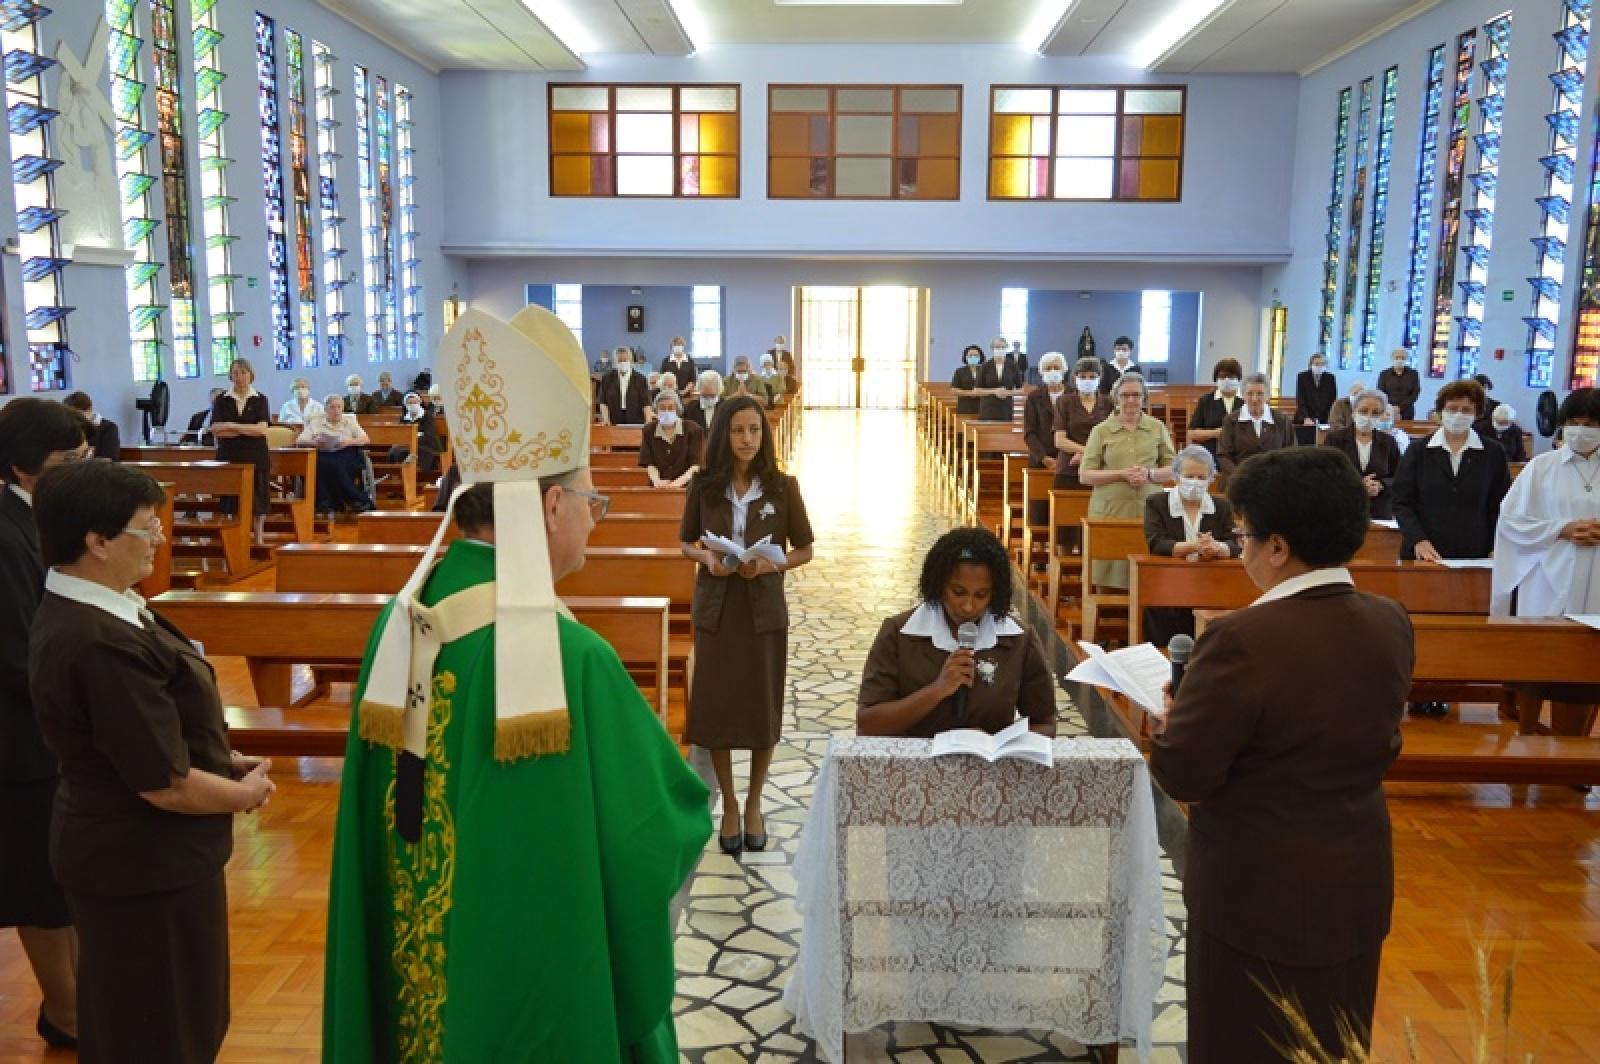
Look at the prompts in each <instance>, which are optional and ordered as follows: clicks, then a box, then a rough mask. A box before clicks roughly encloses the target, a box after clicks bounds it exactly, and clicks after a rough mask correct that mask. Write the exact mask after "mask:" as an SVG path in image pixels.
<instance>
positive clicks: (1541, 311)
mask: <svg viewBox="0 0 1600 1064" xmlns="http://www.w3.org/2000/svg"><path fill="white" fill-rule="evenodd" d="M1555 38H1556V46H1557V47H1556V68H1555V71H1554V72H1553V73H1551V75H1550V82H1551V84H1552V85H1553V86H1554V87H1555V92H1554V100H1553V101H1552V103H1551V105H1550V113H1549V114H1548V115H1546V116H1545V121H1546V123H1547V124H1548V125H1549V126H1550V142H1549V144H1550V150H1549V152H1548V153H1546V154H1545V156H1544V157H1543V158H1542V159H1540V160H1539V162H1540V163H1541V164H1542V165H1543V166H1544V171H1545V179H1544V195H1543V196H1541V197H1539V199H1538V200H1537V201H1536V202H1537V203H1538V204H1539V210H1540V222H1539V235H1538V236H1536V237H1534V238H1533V247H1534V276H1532V277H1530V278H1528V283H1529V284H1530V285H1531V286H1532V287H1533V306H1532V308H1531V309H1530V311H1529V313H1528V316H1527V318H1525V319H1524V320H1525V321H1526V322H1527V325H1528V386H1529V387H1530V388H1548V387H1550V386H1551V385H1552V384H1554V382H1555V360H1556V322H1557V321H1558V320H1559V319H1560V316H1561V282H1562V278H1563V274H1562V270H1563V266H1564V264H1565V263H1566V261H1567V237H1568V236H1569V235H1570V233H1571V222H1572V182H1573V177H1574V173H1573V171H1574V169H1575V168H1576V167H1577V162H1578V114H1579V112H1581V111H1582V110H1583V68H1584V65H1585V63H1586V61H1587V60H1588V58H1589V0H1564V2H1563V4H1562V7H1561V29H1560V30H1559V31H1557V33H1556V35H1555ZM1590 180H1591V181H1593V180H1594V178H1593V176H1592V175H1591V177H1590ZM1585 266H1586V269H1585V273H1587V264H1585ZM1578 304H1579V305H1578V329H1579V330H1581V329H1583V328H1584V325H1585V321H1584V308H1583V299H1582V297H1581V296H1580V298H1579V300H1578ZM1590 328H1593V325H1592V323H1591V324H1590ZM1591 376H1592V371H1591Z"/></svg>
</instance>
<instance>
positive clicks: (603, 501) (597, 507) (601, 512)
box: [566, 488, 611, 522]
mask: <svg viewBox="0 0 1600 1064" xmlns="http://www.w3.org/2000/svg"><path fill="white" fill-rule="evenodd" d="M566 491H567V493H568V494H569V495H577V496H580V497H582V498H585V499H588V500H589V512H590V513H591V514H593V515H594V519H595V521H596V522H600V521H604V520H605V519H606V514H608V513H610V512H611V496H609V495H601V494H600V493H599V492H597V491H582V490H580V489H578V488H567V489H566Z"/></svg>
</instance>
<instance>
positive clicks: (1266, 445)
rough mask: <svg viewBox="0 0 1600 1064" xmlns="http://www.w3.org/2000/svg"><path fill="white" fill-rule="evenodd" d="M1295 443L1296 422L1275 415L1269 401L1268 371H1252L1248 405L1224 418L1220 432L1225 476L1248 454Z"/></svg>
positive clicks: (1219, 447)
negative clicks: (1294, 423)
mask: <svg viewBox="0 0 1600 1064" xmlns="http://www.w3.org/2000/svg"><path fill="white" fill-rule="evenodd" d="M1294 445H1295V434H1294V426H1293V425H1291V424H1289V419H1288V418H1286V417H1284V416H1282V415H1281V414H1280V415H1279V416H1278V417H1277V418H1276V419H1274V418H1273V416H1272V408H1271V407H1270V406H1268V405H1267V375H1266V374H1265V373H1252V374H1250V376H1248V377H1246V378H1245V381H1244V406H1242V407H1240V408H1239V412H1238V413H1237V414H1235V415H1234V416H1232V417H1230V418H1228V419H1227V420H1226V421H1224V422H1223V424H1222V432H1221V433H1219V434H1218V436H1217V466H1218V468H1220V469H1221V470H1222V475H1223V477H1224V478H1227V477H1229V476H1231V475H1232V474H1233V471H1234V470H1235V469H1237V468H1239V466H1240V465H1242V464H1243V463H1244V461H1245V460H1246V459H1248V458H1253V457H1255V456H1256V455H1258V454H1265V453H1266V452H1268V451H1276V450H1279V449H1281V448H1284V447H1293V446H1294Z"/></svg>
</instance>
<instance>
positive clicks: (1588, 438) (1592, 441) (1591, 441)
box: [1561, 425, 1600, 455]
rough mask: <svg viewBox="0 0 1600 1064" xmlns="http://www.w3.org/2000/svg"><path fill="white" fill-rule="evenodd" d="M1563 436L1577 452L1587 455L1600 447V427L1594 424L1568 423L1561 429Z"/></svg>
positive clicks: (1567, 443) (1568, 444)
mask: <svg viewBox="0 0 1600 1064" xmlns="http://www.w3.org/2000/svg"><path fill="white" fill-rule="evenodd" d="M1561 438H1562V440H1564V441H1565V442H1566V445H1567V446H1568V447H1570V448H1571V449H1572V450H1573V451H1574V452H1575V453H1577V454H1582V455H1587V454H1590V453H1591V452H1593V451H1594V449H1595V448H1596V447H1600V428H1596V427H1595V426H1593V425H1568V426H1567V427H1566V428H1564V429H1562V430H1561Z"/></svg>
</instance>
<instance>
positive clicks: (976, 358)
mask: <svg viewBox="0 0 1600 1064" xmlns="http://www.w3.org/2000/svg"><path fill="white" fill-rule="evenodd" d="M982 361H983V356H982V355H968V356H967V365H969V366H976V365H977V364H978V363H980V362H982Z"/></svg>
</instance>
